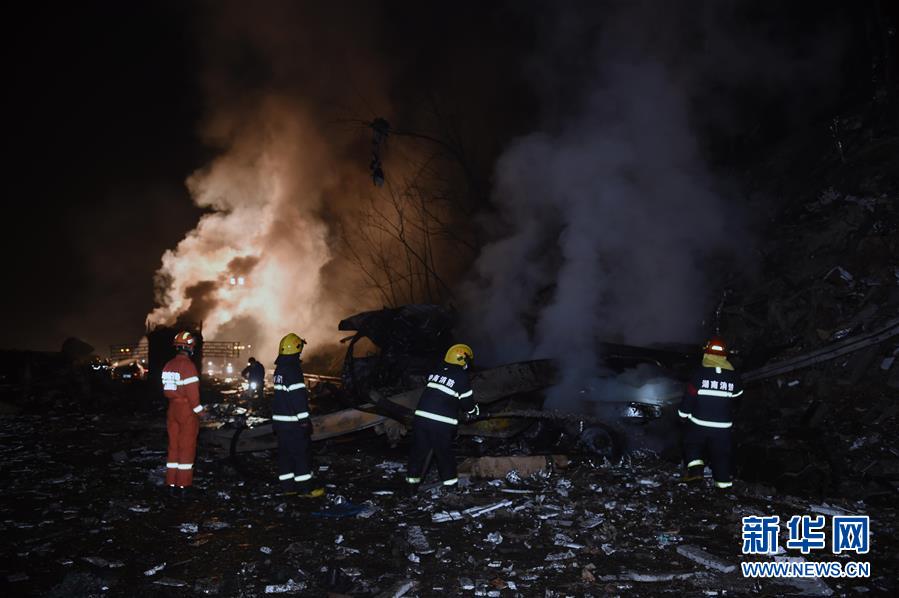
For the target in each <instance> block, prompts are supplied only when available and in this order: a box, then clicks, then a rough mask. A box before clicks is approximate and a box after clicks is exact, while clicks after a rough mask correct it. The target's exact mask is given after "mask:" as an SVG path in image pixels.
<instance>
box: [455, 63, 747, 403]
mask: <svg viewBox="0 0 899 598" xmlns="http://www.w3.org/2000/svg"><path fill="white" fill-rule="evenodd" d="M601 58H602V57H601ZM589 76H590V78H589V79H587V80H585V81H584V82H583V85H581V88H586V89H588V90H589V92H588V93H587V94H585V96H584V99H583V101H582V103H581V104H580V107H579V108H578V109H577V111H576V112H574V113H573V114H570V115H568V116H566V117H564V118H563V119H562V123H561V125H560V126H557V127H555V128H554V130H552V131H547V132H544V131H539V132H535V133H533V134H531V135H528V136H526V137H524V138H521V139H519V140H518V141H516V142H515V143H513V144H512V145H511V146H510V147H509V148H508V150H507V151H506V152H505V154H504V155H503V156H502V158H501V159H500V161H499V163H498V165H497V168H496V175H495V180H496V185H495V201H496V203H497V206H498V209H497V210H496V212H497V214H499V215H500V218H501V222H500V223H499V225H494V226H495V228H499V229H500V230H502V231H504V232H503V233H502V234H501V235H499V238H498V239H497V240H496V241H494V242H493V243H490V244H488V245H487V247H486V248H485V249H484V251H483V252H482V254H481V255H480V257H479V258H478V260H477V262H476V264H475V276H474V277H473V280H472V281H470V282H469V283H468V284H467V285H466V287H465V291H464V294H465V298H466V304H467V305H468V306H469V309H468V312H467V313H468V316H469V320H470V321H469V323H468V328H469V329H470V330H471V331H473V333H474V334H475V335H476V337H480V338H479V344H480V346H481V347H482V349H486V351H482V353H488V355H487V360H488V361H494V362H496V361H512V360H517V359H523V358H529V357H531V358H543V357H549V358H554V359H556V360H558V361H559V363H560V364H561V366H562V378H561V381H560V384H559V385H558V386H557V388H556V389H555V390H554V392H553V393H552V395H553V396H554V397H560V398H562V397H569V398H570V397H573V396H574V395H575V394H576V393H577V392H578V390H579V389H583V388H586V387H596V386H601V384H600V383H599V382H598V381H597V379H596V375H597V369H598V364H599V355H598V347H597V341H599V340H609V341H617V342H625V343H632V344H648V343H654V342H661V341H696V340H698V338H699V336H700V335H701V333H702V330H701V322H702V320H703V318H704V316H705V315H706V312H707V307H708V304H709V300H710V298H712V296H713V294H714V289H710V288H709V284H708V278H707V275H706V273H705V269H704V263H703V262H704V261H705V260H707V259H708V258H710V257H712V256H714V255H715V254H716V253H717V252H720V251H722V250H727V249H731V248H732V246H733V239H734V235H735V233H734V230H733V226H732V225H733V224H734V223H735V220H734V219H729V218H728V215H729V209H728V203H727V202H726V200H725V199H724V198H722V197H719V196H718V195H716V193H715V192H714V191H713V189H712V180H713V179H712V178H711V177H710V175H709V174H708V172H707V171H706V168H705V166H704V163H703V160H702V159H701V157H700V155H699V152H698V148H697V144H696V137H695V134H694V132H693V131H692V130H691V126H690V118H689V116H690V115H689V106H688V98H687V96H686V94H685V93H684V90H683V89H682V86H681V80H680V79H678V78H677V77H676V75H675V74H674V71H673V70H672V69H671V68H669V66H667V65H666V64H663V63H662V62H661V61H660V60H656V59H653V58H652V57H647V56H643V55H639V54H638V55H637V56H636V57H634V58H630V59H622V58H621V56H620V54H619V55H618V56H617V57H616V58H615V59H614V60H602V59H601V60H600V61H599V66H598V67H597V68H595V69H594V70H592V71H591V72H590V73H589ZM491 352H492V354H490V353H491Z"/></svg>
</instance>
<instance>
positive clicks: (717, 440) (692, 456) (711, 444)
mask: <svg viewBox="0 0 899 598" xmlns="http://www.w3.org/2000/svg"><path fill="white" fill-rule="evenodd" d="M731 444H732V433H731V428H708V427H705V426H700V425H698V424H695V423H693V422H692V421H689V422H687V424H686V429H685V430H684V461H685V463H686V464H687V467H693V466H696V465H704V464H705V461H704V458H705V455H708V458H709V465H710V466H711V468H712V477H713V478H714V480H715V484H716V485H717V486H718V487H719V488H726V487H728V486H731V485H732V482H731Z"/></svg>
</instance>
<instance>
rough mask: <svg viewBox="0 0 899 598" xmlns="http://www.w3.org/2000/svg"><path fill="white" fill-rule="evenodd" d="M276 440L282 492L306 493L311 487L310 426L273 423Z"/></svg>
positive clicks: (292, 423)
mask: <svg viewBox="0 0 899 598" xmlns="http://www.w3.org/2000/svg"><path fill="white" fill-rule="evenodd" d="M273 426H274V430H275V436H276V437H277V439H278V480H280V482H281V489H282V490H283V491H284V492H297V491H300V492H306V491H308V490H309V489H310V488H311V486H312V482H311V480H312V473H311V471H312V440H311V437H310V436H311V435H310V432H311V426H310V425H309V424H300V423H294V422H274V423H273Z"/></svg>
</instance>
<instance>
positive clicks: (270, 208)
mask: <svg viewBox="0 0 899 598" xmlns="http://www.w3.org/2000/svg"><path fill="white" fill-rule="evenodd" d="M231 126H232V127H233V129H232V130H231V138H232V141H231V143H230V145H229V147H228V148H227V149H226V151H225V152H224V153H223V154H222V155H221V156H220V157H219V158H218V159H216V160H215V161H213V162H212V163H211V164H210V165H209V166H208V167H206V168H203V169H202V170H200V171H198V172H196V173H194V174H193V175H192V176H191V177H190V178H189V180H188V187H189V189H190V192H191V195H192V196H193V199H194V201H195V202H196V204H197V205H198V206H200V207H203V208H207V209H209V210H210V211H209V213H207V214H205V215H203V216H202V217H201V219H200V221H199V223H198V224H197V226H196V228H195V229H194V230H192V231H191V232H190V233H188V235H187V236H186V237H185V238H184V239H183V240H182V241H181V242H180V243H179V244H178V246H177V247H176V248H175V249H174V250H169V251H167V252H166V253H165V254H164V255H163V258H162V267H161V269H160V270H159V272H158V273H157V282H158V285H157V287H158V296H157V302H158V304H159V307H157V308H156V309H155V310H154V311H153V312H152V313H151V314H150V316H149V321H150V322H151V323H152V324H161V323H165V324H171V323H173V322H175V321H176V320H177V319H178V318H179V317H180V318H182V319H184V320H187V321H191V320H194V321H196V320H202V324H203V332H204V335H205V336H206V337H207V338H209V339H220V340H240V341H243V342H244V343H247V342H249V343H250V344H254V345H256V346H258V347H259V351H258V352H259V353H260V354H261V355H263V356H265V358H268V357H270V356H271V355H274V354H275V353H276V350H277V342H278V339H280V337H281V336H283V335H284V334H286V333H287V332H291V331H294V332H297V333H299V334H300V335H302V336H304V337H306V338H307V339H308V340H309V341H310V343H311V344H313V345H318V346H321V345H322V344H328V343H332V342H334V340H335V333H336V323H337V321H338V320H339V315H340V311H341V310H340V308H339V306H338V305H337V304H336V302H335V301H334V299H333V297H332V296H325V293H324V291H323V284H322V280H321V270H322V268H323V267H325V266H326V264H328V262H329V261H330V260H331V259H332V253H331V250H330V248H329V245H328V242H327V238H328V234H329V232H328V226H327V225H326V223H325V222H324V221H323V220H322V219H321V217H320V216H319V215H318V214H319V212H320V210H321V208H322V202H323V199H324V197H325V191H326V189H327V187H328V186H329V185H330V184H331V175H330V171H329V167H328V162H329V159H330V153H329V151H328V149H327V147H326V146H325V145H324V144H323V143H322V142H321V141H320V140H319V138H318V136H317V135H316V133H315V131H314V129H313V128H312V127H310V126H309V125H308V123H307V122H306V118H305V116H304V113H303V111H302V110H299V109H298V107H297V106H295V105H293V104H291V103H290V102H289V101H287V100H284V99H278V98H269V99H268V100H266V101H265V102H263V103H261V104H260V106H259V107H258V109H257V110H256V111H254V112H251V113H249V114H246V113H245V114H243V116H242V119H241V120H236V121H234V122H233V123H231ZM240 282H243V284H239V283H240ZM254 351H255V349H254Z"/></svg>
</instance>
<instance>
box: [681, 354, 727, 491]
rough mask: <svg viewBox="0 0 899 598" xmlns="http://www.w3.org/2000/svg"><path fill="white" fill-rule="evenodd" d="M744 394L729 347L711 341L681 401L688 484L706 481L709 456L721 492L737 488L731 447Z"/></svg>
mask: <svg viewBox="0 0 899 598" xmlns="http://www.w3.org/2000/svg"><path fill="white" fill-rule="evenodd" d="M742 394H743V389H742V385H741V382H740V375H739V374H737V372H736V370H734V366H733V365H731V363H730V361H728V359H727V345H726V344H725V343H724V341H723V340H722V339H720V338H718V337H713V338H712V339H711V340H709V341H708V342H707V343H706V345H705V347H704V349H703V355H702V367H700V368H699V369H697V371H696V373H695V374H694V375H693V378H692V379H691V381H690V383H689V384H688V385H687V390H686V392H685V393H684V398H683V400H682V401H681V404H680V407H679V408H678V410H677V414H678V415H679V416H680V417H681V418H682V419H683V420H685V423H686V427H685V429H684V463H685V465H686V474H685V475H684V481H687V482H692V481H696V480H701V479H702V472H703V470H704V469H705V461H704V460H703V456H704V455H706V454H707V455H708V456H709V460H710V465H711V467H712V478H713V479H714V482H715V486H716V487H718V488H730V487H731V486H733V481H732V479H731V445H732V438H731V436H732V427H733V417H734V414H735V413H736V412H737V408H736V407H737V402H736V401H737V397H739V396H740V395H742Z"/></svg>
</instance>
